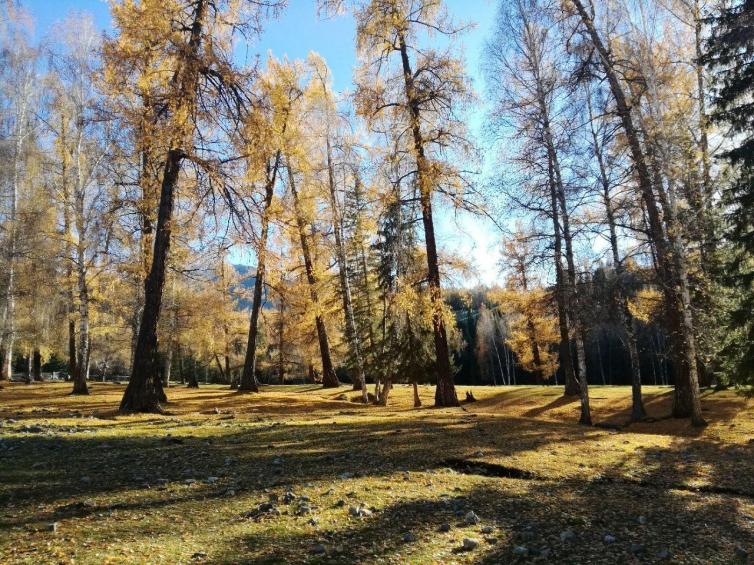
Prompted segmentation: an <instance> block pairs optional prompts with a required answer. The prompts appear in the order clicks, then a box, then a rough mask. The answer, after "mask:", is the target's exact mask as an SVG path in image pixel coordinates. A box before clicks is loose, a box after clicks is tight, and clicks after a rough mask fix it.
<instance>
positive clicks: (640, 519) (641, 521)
mask: <svg viewBox="0 0 754 565" xmlns="http://www.w3.org/2000/svg"><path fill="white" fill-rule="evenodd" d="M636 521H637V522H638V523H639V524H641V525H642V526H644V525H645V524H646V523H647V517H646V516H639V517H638V518H637V519H636Z"/></svg>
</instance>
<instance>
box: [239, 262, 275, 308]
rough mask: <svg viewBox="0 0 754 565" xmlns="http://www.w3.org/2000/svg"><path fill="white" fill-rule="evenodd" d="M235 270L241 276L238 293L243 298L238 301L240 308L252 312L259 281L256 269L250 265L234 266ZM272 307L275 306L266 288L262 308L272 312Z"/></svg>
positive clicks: (263, 291) (263, 293)
mask: <svg viewBox="0 0 754 565" xmlns="http://www.w3.org/2000/svg"><path fill="white" fill-rule="evenodd" d="M233 268H234V269H235V270H236V272H237V273H238V274H239V275H240V276H241V282H240V284H239V286H240V289H238V293H239V294H240V295H242V297H241V298H240V300H239V301H238V306H239V308H240V309H241V310H250V309H251V301H252V295H253V294H254V284H255V283H256V280H257V277H256V275H255V273H256V269H254V267H251V266H249V265H233ZM272 307H273V305H272V303H271V302H270V301H269V289H268V288H267V287H264V288H263V289H262V308H264V309H265V310H271V309H272Z"/></svg>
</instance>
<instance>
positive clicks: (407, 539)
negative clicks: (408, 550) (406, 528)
mask: <svg viewBox="0 0 754 565" xmlns="http://www.w3.org/2000/svg"><path fill="white" fill-rule="evenodd" d="M403 541H404V542H405V543H413V542H415V541H416V536H415V535H414V534H412V533H411V532H406V533H405V534H404V535H403Z"/></svg>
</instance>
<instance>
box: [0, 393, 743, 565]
mask: <svg viewBox="0 0 754 565" xmlns="http://www.w3.org/2000/svg"><path fill="white" fill-rule="evenodd" d="M122 390H123V389H122V387H121V386H118V385H110V384H94V385H93V387H92V394H91V396H89V397H85V398H81V397H72V396H69V395H68V394H67V393H68V391H69V385H67V384H39V385H28V386H27V385H23V384H13V385H7V386H6V387H5V388H4V389H3V390H0V528H1V529H2V531H1V532H0V562H1V563H35V564H36V563H72V562H74V561H75V562H78V563H158V562H164V563H191V562H197V563H238V562H241V563H299V562H316V563H320V562H321V563H472V562H473V563H476V562H481V563H516V562H521V563H523V562H557V563H635V562H642V563H643V562H648V563H652V562H660V561H664V562H680V563H731V562H736V561H739V562H742V561H744V562H745V560H746V559H747V557H746V555H745V552H748V554H749V555H750V556H751V555H752V554H754V439H753V438H754V403H753V402H752V401H751V400H747V399H745V398H743V397H741V396H738V395H736V394H735V393H734V392H718V393H712V392H709V393H705V395H704V399H703V406H704V408H705V415H706V417H707V418H708V419H709V421H710V425H709V426H708V427H707V428H705V429H703V430H697V429H693V428H691V427H690V426H689V425H688V423H687V422H686V421H677V420H671V419H663V416H665V415H666V414H667V413H668V412H669V410H670V401H671V395H672V391H671V390H670V389H668V388H662V387H646V388H645V392H646V402H647V408H648V412H649V413H650V415H651V416H653V417H655V418H657V421H654V422H647V423H642V424H637V425H633V426H629V427H625V426H624V424H625V422H626V419H627V417H628V408H629V402H630V398H629V394H630V391H629V389H628V388H622V387H594V388H593V389H592V406H593V411H594V419H595V421H596V422H599V423H602V424H607V425H610V426H612V425H615V428H616V429H612V428H611V429H607V428H601V427H595V428H585V427H580V426H578V425H576V424H574V423H573V422H575V421H576V419H577V418H578V403H577V402H576V401H575V400H566V399H563V398H562V397H561V395H560V390H559V389H555V388H543V387H506V388H491V387H474V388H473V391H474V395H475V396H476V398H477V399H478V401H477V402H475V403H471V404H465V405H464V407H463V408H462V409H459V408H455V409H433V408H423V409H418V410H414V409H412V408H411V389H410V388H409V387H404V386H398V387H396V389H395V390H394V392H393V394H392V395H391V401H392V405H391V406H389V407H387V408H380V407H375V406H361V405H359V404H356V403H354V402H350V401H349V400H341V399H340V398H343V395H344V394H345V396H346V397H348V398H350V397H355V396H356V394H355V393H352V392H351V391H349V390H348V389H347V388H341V389H339V390H321V389H319V388H316V387H313V386H296V387H271V388H268V389H266V390H265V391H264V392H263V393H262V394H259V395H243V396H242V395H238V394H235V393H233V392H231V391H228V390H226V389H224V388H221V387H217V386H206V387H203V388H201V389H199V390H187V389H184V388H182V387H175V388H171V389H170V390H169V391H168V395H169V397H170V399H171V403H170V404H169V406H168V410H169V414H166V415H159V416H157V415H144V416H120V415H118V414H117V412H116V411H115V410H114V408H115V407H117V404H118V401H119V400H120V396H121V394H122ZM465 390H466V387H461V389H460V390H459V392H460V393H463V392H465ZM432 395H433V389H432V388H430V387H422V388H421V396H422V399H423V401H424V403H425V404H426V405H431V403H432ZM287 491H292V492H293V493H294V494H295V495H296V497H297V498H296V499H295V500H293V501H292V502H290V503H288V504H286V501H285V500H284V495H285V493H286V492H287ZM302 497H304V499H302ZM306 497H308V500H306ZM269 501H272V506H273V511H270V512H263V511H260V509H261V510H265V509H266V507H265V506H264V503H267V502H269ZM260 505H262V506H261V507H260ZM359 508H365V509H366V510H367V511H366V512H361V511H359V512H357V510H358V509H359ZM469 511H473V512H474V513H475V514H476V515H478V517H479V518H480V522H479V523H478V524H471V523H470V524H466V522H465V518H466V516H467V514H468V512H469ZM352 512H353V513H360V514H365V515H361V516H354V515H352ZM53 524H54V525H53ZM444 525H445V526H449V530H448V531H442V530H443V529H445V528H443V527H442V526H444ZM606 536H612V538H614V541H613V540H612V539H611V538H610V537H606ZM464 538H473V539H475V540H476V541H478V546H477V547H476V548H474V549H472V550H469V551H464V550H462V549H461V546H462V543H463V539H464Z"/></svg>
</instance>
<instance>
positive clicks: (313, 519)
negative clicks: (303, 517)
mask: <svg viewBox="0 0 754 565" xmlns="http://www.w3.org/2000/svg"><path fill="white" fill-rule="evenodd" d="M307 524H309V525H310V526H317V525H318V524H319V518H317V517H316V516H312V517H311V518H309V521H308V522H307Z"/></svg>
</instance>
